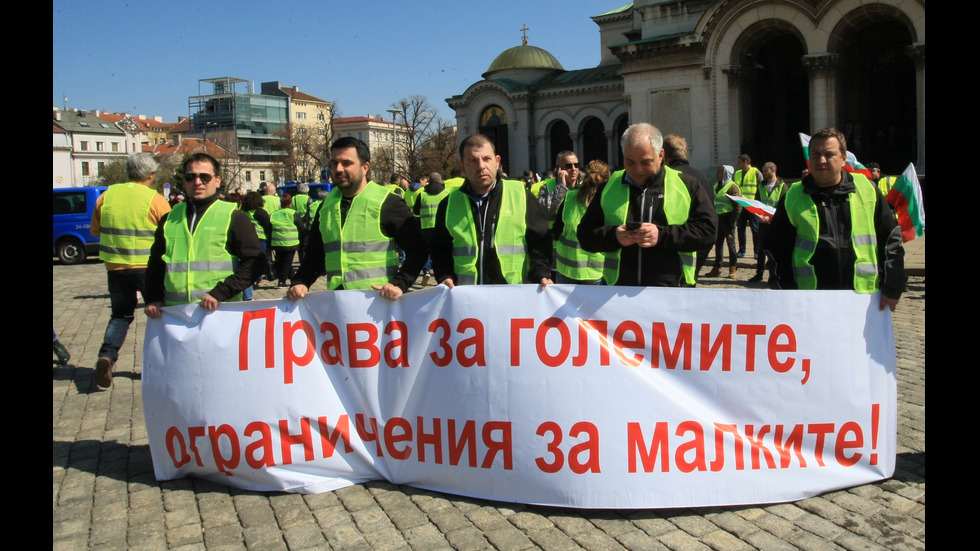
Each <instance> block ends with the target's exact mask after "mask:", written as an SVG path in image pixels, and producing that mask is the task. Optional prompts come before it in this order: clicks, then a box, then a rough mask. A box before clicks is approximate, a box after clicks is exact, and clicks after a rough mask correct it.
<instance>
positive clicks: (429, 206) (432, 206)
mask: <svg viewBox="0 0 980 551" xmlns="http://www.w3.org/2000/svg"><path fill="white" fill-rule="evenodd" d="M450 191H452V190H451V189H448V188H446V189H443V190H442V191H440V192H439V193H437V194H435V195H432V194H429V193H422V194H421V195H419V199H418V201H419V225H420V226H421V227H422V229H423V230H428V229H432V228H434V227H436V211H437V210H439V203H441V202H442V200H443V199H444V198H445V197H446V196H447V195H449V192H450Z"/></svg>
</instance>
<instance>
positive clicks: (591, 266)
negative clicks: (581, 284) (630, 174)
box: [555, 189, 606, 281]
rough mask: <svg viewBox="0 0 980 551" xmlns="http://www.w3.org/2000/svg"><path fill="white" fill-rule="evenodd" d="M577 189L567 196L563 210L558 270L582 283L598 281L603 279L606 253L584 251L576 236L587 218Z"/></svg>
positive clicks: (557, 255) (556, 254)
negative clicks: (584, 217)
mask: <svg viewBox="0 0 980 551" xmlns="http://www.w3.org/2000/svg"><path fill="white" fill-rule="evenodd" d="M577 195H578V190H577V189H572V190H569V191H568V193H567V194H566V195H565V206H564V207H563V208H562V215H561V219H562V223H563V224H564V227H563V229H562V232H561V236H560V237H559V238H558V245H557V246H556V247H555V256H556V257H557V264H556V265H555V267H556V270H557V272H558V273H560V274H561V275H563V276H565V277H567V278H570V279H577V280H580V281H596V280H598V279H599V278H601V277H602V269H603V268H605V262H606V254H605V253H590V252H587V251H585V250H583V249H582V247H581V245H579V242H578V237H577V236H576V233H577V230H578V225H579V222H581V221H582V217H583V216H585V208H586V206H585V205H583V204H582V203H581V202H579V201H578V199H576V198H575V197H576V196H577Z"/></svg>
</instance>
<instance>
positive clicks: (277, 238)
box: [269, 209, 299, 247]
mask: <svg viewBox="0 0 980 551" xmlns="http://www.w3.org/2000/svg"><path fill="white" fill-rule="evenodd" d="M295 214H296V211H295V210H293V209H279V210H277V211H276V212H274V213H272V216H270V217H269V221H270V222H272V239H271V240H270V241H271V243H272V246H273V247H292V246H294V245H299V228H297V227H296V220H295V219H294V218H293V216H294V215H295Z"/></svg>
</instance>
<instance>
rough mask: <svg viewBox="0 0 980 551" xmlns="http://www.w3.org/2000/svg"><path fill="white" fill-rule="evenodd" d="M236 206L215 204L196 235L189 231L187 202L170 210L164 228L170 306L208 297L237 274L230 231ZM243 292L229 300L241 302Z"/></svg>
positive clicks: (167, 292) (167, 301) (166, 282)
mask: <svg viewBox="0 0 980 551" xmlns="http://www.w3.org/2000/svg"><path fill="white" fill-rule="evenodd" d="M235 210H236V206H235V204H234V203H229V202H227V201H215V202H214V203H212V204H211V206H210V207H208V210H207V211H205V213H204V216H202V217H201V220H200V221H199V222H198V223H197V228H196V229H195V230H194V233H193V234H192V233H191V232H190V230H189V229H188V228H187V203H180V204H178V205H176V206H175V207H174V209H173V210H172V211H170V215H169V216H168V217H167V223H166V224H164V226H163V236H164V238H165V240H166V252H164V254H163V261H164V262H166V263H167V272H166V274H165V275H164V280H163V288H164V302H165V304H166V305H168V306H170V305H174V304H188V303H191V302H197V301H199V300H201V299H202V298H204V295H206V294H208V293H209V292H210V291H211V289H213V288H214V286H215V285H217V284H218V283H219V282H221V281H224V280H225V278H227V277H228V276H230V275H231V274H233V273H235V266H236V265H237V264H238V258H237V257H234V256H232V255H231V254H229V253H228V250H227V249H226V246H227V242H228V228H229V227H230V226H231V215H232V213H233V212H235ZM241 299H242V295H241V293H239V294H237V295H235V296H234V297H232V298H230V299H228V300H241Z"/></svg>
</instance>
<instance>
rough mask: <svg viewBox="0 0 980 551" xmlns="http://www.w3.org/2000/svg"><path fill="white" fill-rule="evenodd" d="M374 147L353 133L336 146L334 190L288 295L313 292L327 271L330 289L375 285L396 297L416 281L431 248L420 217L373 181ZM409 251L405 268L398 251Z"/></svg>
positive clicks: (319, 210) (315, 222)
mask: <svg viewBox="0 0 980 551" xmlns="http://www.w3.org/2000/svg"><path fill="white" fill-rule="evenodd" d="M370 170H371V150H370V149H369V148H368V146H367V144H365V143H364V142H362V141H361V140H358V139H357V138H353V137H350V136H345V137H343V138H339V139H338V140H336V141H335V142H333V144H332V145H331V146H330V174H331V176H332V179H333V182H334V188H333V189H332V190H331V191H330V193H329V194H327V197H326V199H324V200H323V201H322V206H321V207H319V208H317V211H316V214H315V216H314V218H313V222H312V224H311V225H310V231H309V237H308V239H307V243H306V253H305V254H304V255H303V261H302V263H300V267H299V270H298V271H297V272H296V275H295V276H294V277H293V279H292V280H291V285H290V286H289V291H288V292H287V293H286V297H287V298H289V300H292V301H296V300H299V299H301V298H303V297H305V296H306V295H307V293H309V291H310V287H311V286H312V285H313V283H315V282H316V280H317V278H319V277H320V276H321V275H326V277H327V289H328V290H331V291H335V290H342V289H348V290H350V289H374V290H376V291H379V294H380V296H381V297H382V298H385V299H388V300H396V299H398V297H400V296H401V295H402V294H403V293H406V292H408V290H409V288H411V286H412V285H413V284H414V283H415V280H416V279H417V278H418V276H419V272H420V271H421V270H422V265H423V264H425V260H426V255H427V254H428V249H427V248H426V246H425V239H423V237H422V232H421V231H420V230H419V223H418V220H416V219H415V216H413V215H412V211H410V210H409V209H408V206H407V205H406V204H405V201H403V200H402V198H401V197H400V196H397V195H395V194H393V193H391V192H390V191H389V190H388V189H387V186H379V185H371V181H370V180H369V179H368V173H369V171H370ZM399 248H400V249H402V250H404V251H405V260H404V262H402V263H401V265H400V266H399V262H398V252H397V249H399Z"/></svg>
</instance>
